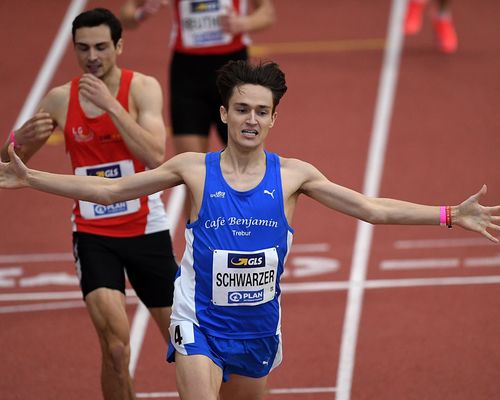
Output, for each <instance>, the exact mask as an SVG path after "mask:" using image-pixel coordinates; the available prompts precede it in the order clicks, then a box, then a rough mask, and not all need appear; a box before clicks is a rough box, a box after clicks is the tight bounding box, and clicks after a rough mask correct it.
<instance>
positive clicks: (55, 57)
mask: <svg viewBox="0 0 500 400" xmlns="http://www.w3.org/2000/svg"><path fill="white" fill-rule="evenodd" d="M86 3H87V0H73V1H72V2H71V4H70V5H69V7H68V10H67V11H66V15H65V16H64V19H63V21H62V23H61V26H60V27H59V31H58V32H57V35H56V38H55V39H54V42H52V47H51V48H50V50H49V52H48V54H47V56H46V57H45V61H44V63H43V66H42V68H41V69H40V71H39V72H38V76H37V77H36V80H35V83H34V85H33V86H32V88H31V91H30V93H29V94H28V97H26V101H25V102H24V105H23V108H22V109H21V112H20V113H19V115H18V117H17V120H16V122H15V123H14V128H18V127H19V126H21V125H22V124H23V123H24V122H25V121H26V120H27V119H28V118H30V117H31V116H32V115H33V114H34V113H35V111H36V108H37V107H38V104H39V103H40V100H41V99H42V97H43V96H44V95H45V92H46V91H47V87H48V86H49V83H50V82H51V81H52V77H53V76H54V73H55V72H56V70H57V66H58V65H59V63H60V62H61V58H62V56H63V55H64V51H65V49H66V45H67V43H68V39H69V38H70V35H71V23H72V21H73V19H74V18H75V17H76V16H77V15H78V14H79V13H80V12H81V11H82V10H83V8H84V7H85V5H86Z"/></svg>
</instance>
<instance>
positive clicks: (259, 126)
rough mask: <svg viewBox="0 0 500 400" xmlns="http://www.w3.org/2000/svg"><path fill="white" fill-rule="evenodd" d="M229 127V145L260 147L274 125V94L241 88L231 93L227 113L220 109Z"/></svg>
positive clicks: (251, 87)
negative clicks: (231, 143)
mask: <svg viewBox="0 0 500 400" xmlns="http://www.w3.org/2000/svg"><path fill="white" fill-rule="evenodd" d="M220 110H221V118H222V120H223V121H225V122H226V123H227V126H228V142H235V143H238V144H240V145H243V146H249V147H254V146H256V145H261V144H263V142H264V140H265V138H266V136H267V134H268V133H269V129H270V128H272V126H273V125H274V121H275V119H276V113H273V111H272V110H273V94H272V92H271V90H270V89H268V88H266V87H264V86H260V85H250V84H244V85H241V86H237V87H235V88H234V89H233V94H232V95H231V97H230V99H229V106H228V110H226V109H225V108H224V107H223V106H222V107H221V108H220Z"/></svg>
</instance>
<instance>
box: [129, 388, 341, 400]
mask: <svg viewBox="0 0 500 400" xmlns="http://www.w3.org/2000/svg"><path fill="white" fill-rule="evenodd" d="M335 391H336V388H335V387H305V388H277V389H269V394H276V395H280V394H314V393H335ZM136 396H137V398H138V399H165V398H178V397H179V394H178V393H177V392H151V393H137V394H136Z"/></svg>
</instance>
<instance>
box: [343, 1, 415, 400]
mask: <svg viewBox="0 0 500 400" xmlns="http://www.w3.org/2000/svg"><path fill="white" fill-rule="evenodd" d="M405 9H406V0H393V1H392V6H391V13H390V17H389V28H388V33H387V35H388V38H387V41H386V42H387V46H386V47H385V50H384V60H383V64H382V73H381V79H380V85H379V90H378V94H377V102H376V108H375V115H374V122H373V127H372V135H371V142H370V148H369V154H368V162H367V165H366V170H365V182H364V188H363V192H364V193H365V194H366V195H368V196H377V195H378V193H379V188H380V180H381V175H382V170H383V165H384V157H385V150H386V144H387V137H388V132H389V122H390V119H391V114H392V105H393V101H394V92H395V87H396V81H397V76H398V70H399V60H400V54H401V48H402V41H403V36H402V31H401V30H402V25H403V17H404V12H405ZM372 236H373V226H372V225H369V224H367V223H364V222H361V221H359V222H358V225H357V232H356V240H355V243H354V254H353V261H352V266H351V276H350V281H349V291H348V294H347V306H346V313H345V318H344V325H343V329H342V338H341V344H340V358H339V366H338V369H337V396H336V400H349V399H350V396H351V387H352V376H353V372H354V359H355V355H356V343H357V337H358V328H359V320H360V318H361V308H362V303H363V288H364V282H365V279H366V269H367V265H368V258H369V254H370V248H371V242H372Z"/></svg>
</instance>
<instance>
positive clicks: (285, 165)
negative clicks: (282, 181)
mask: <svg viewBox="0 0 500 400" xmlns="http://www.w3.org/2000/svg"><path fill="white" fill-rule="evenodd" d="M280 167H281V170H282V171H285V172H289V173H293V172H295V173H305V172H307V171H308V170H309V169H310V168H313V166H312V165H311V164H309V163H308V162H306V161H303V160H299V159H298V158H285V157H281V156H280Z"/></svg>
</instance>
